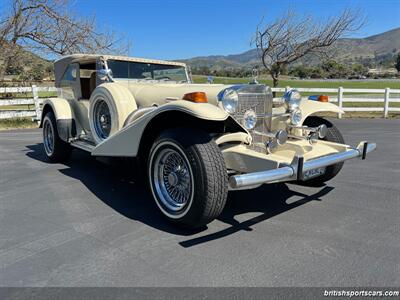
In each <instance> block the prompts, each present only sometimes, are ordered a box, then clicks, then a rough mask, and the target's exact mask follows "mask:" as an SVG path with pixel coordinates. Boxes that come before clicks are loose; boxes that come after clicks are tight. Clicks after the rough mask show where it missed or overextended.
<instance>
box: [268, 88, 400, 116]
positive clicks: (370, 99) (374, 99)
mask: <svg viewBox="0 0 400 300" xmlns="http://www.w3.org/2000/svg"><path fill="white" fill-rule="evenodd" d="M288 89H290V87H288V86H287V87H286V88H272V91H273V92H285V91H287V90H288ZM296 89H297V90H298V91H299V92H301V93H315V94H316V95H321V94H332V93H334V94H335V95H333V96H332V95H330V96H329V102H335V103H337V105H338V106H339V107H340V108H342V109H343V110H344V111H345V112H346V111H355V112H357V111H362V112H383V117H384V118H387V117H388V115H389V112H398V113H400V107H390V105H389V104H390V103H400V89H390V88H385V89H349V88H346V89H345V88H343V87H339V88H296ZM345 93H346V94H349V97H345ZM354 94H360V95H363V94H364V96H366V97H357V95H354ZM391 94H392V95H396V97H391V96H390V95H391ZM304 98H307V97H304ZM343 102H352V103H357V102H358V103H383V106H382V107H348V106H345V107H343ZM341 117H342V114H341V113H339V114H338V118H341Z"/></svg>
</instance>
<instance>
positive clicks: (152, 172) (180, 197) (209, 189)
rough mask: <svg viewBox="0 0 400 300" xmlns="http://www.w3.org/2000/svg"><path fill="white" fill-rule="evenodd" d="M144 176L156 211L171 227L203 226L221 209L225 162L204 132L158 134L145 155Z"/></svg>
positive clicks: (184, 130)
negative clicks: (146, 177) (145, 168)
mask: <svg viewBox="0 0 400 300" xmlns="http://www.w3.org/2000/svg"><path fill="white" fill-rule="evenodd" d="M147 174H148V180H149V186H150V189H151V193H152V195H153V198H154V200H155V202H156V204H157V206H158V208H159V209H160V211H161V212H162V214H163V215H164V217H166V219H167V220H168V221H170V222H172V223H174V224H178V225H180V226H182V227H185V228H198V227H201V226H204V225H205V224H208V223H210V222H211V221H212V220H214V219H215V218H217V217H218V216H219V215H220V213H221V212H222V210H223V208H224V206H225V202H226V198H227V194H228V174H227V172H226V167H225V161H224V158H223V155H222V152H221V150H220V149H219V148H218V146H217V144H216V143H215V142H214V141H213V140H212V138H211V136H210V134H209V133H207V132H204V131H201V130H199V129H193V128H170V129H166V130H164V131H162V132H161V133H160V135H159V136H158V137H157V138H156V139H155V140H154V142H153V145H152V147H151V149H150V152H149V154H148V160H147Z"/></svg>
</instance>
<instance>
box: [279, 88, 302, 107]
mask: <svg viewBox="0 0 400 300" xmlns="http://www.w3.org/2000/svg"><path fill="white" fill-rule="evenodd" d="M283 100H284V102H285V105H286V108H287V109H288V110H289V111H294V110H296V109H298V108H299V106H300V101H301V95H300V93H299V91H298V90H295V89H292V90H288V91H287V92H286V93H285V94H284V95H283Z"/></svg>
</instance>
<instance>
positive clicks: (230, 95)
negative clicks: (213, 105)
mask: <svg viewBox="0 0 400 300" xmlns="http://www.w3.org/2000/svg"><path fill="white" fill-rule="evenodd" d="M218 100H219V101H221V103H222V107H223V108H224V109H225V111H226V112H228V113H230V114H233V113H234V112H236V109H237V107H238V105H239V95H238V93H237V92H236V90H235V89H231V88H227V89H226V90H224V91H222V92H221V93H220V94H219V95H218Z"/></svg>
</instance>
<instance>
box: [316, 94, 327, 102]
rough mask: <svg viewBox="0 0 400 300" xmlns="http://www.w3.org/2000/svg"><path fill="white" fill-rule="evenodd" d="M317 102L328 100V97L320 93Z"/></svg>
mask: <svg viewBox="0 0 400 300" xmlns="http://www.w3.org/2000/svg"><path fill="white" fill-rule="evenodd" d="M318 101H319V102H329V97H328V96H327V95H320V96H318Z"/></svg>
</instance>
